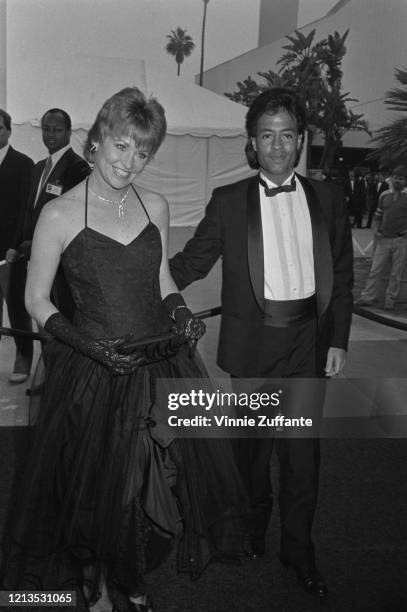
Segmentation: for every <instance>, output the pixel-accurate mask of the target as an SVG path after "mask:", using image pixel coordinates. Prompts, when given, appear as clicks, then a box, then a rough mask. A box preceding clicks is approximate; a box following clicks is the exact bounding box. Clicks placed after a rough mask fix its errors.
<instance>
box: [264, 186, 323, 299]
mask: <svg viewBox="0 0 407 612" xmlns="http://www.w3.org/2000/svg"><path fill="white" fill-rule="evenodd" d="M292 176H293V175H291V176H289V177H288V178H287V180H286V181H284V183H283V185H289V184H290V183H291V179H292ZM261 178H262V179H263V180H264V181H265V182H266V183H267V185H268V186H269V187H277V185H275V184H274V183H272V181H270V179H268V178H266V177H265V176H264V175H263V174H261ZM259 193H260V208H261V222H262V232H263V249H264V297H265V298H266V299H268V300H298V299H303V298H307V297H310V296H311V295H313V294H314V293H315V274H314V255H313V242H312V227H311V218H310V214H309V209H308V204H307V199H306V197H305V193H304V189H303V187H302V185H301V183H300V182H299V180H298V179H297V180H296V190H295V191H290V192H283V193H279V194H277V195H275V196H273V197H272V198H270V197H267V196H266V194H265V193H264V187H262V185H259Z"/></svg>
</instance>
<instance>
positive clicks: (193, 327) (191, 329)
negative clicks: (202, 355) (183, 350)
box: [172, 317, 206, 341]
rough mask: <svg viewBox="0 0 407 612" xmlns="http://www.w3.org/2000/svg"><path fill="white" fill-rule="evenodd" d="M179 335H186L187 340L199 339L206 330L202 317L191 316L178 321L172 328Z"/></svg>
mask: <svg viewBox="0 0 407 612" xmlns="http://www.w3.org/2000/svg"><path fill="white" fill-rule="evenodd" d="M172 329H173V330H174V331H175V333H176V334H177V336H181V337H184V338H185V339H186V340H193V341H196V340H199V339H200V338H202V336H203V335H204V333H205V331H206V325H205V323H204V322H203V321H202V320H201V319H195V318H194V317H189V318H188V319H185V321H182V322H178V323H176V324H175V325H174V326H173V328H172Z"/></svg>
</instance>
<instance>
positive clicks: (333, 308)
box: [170, 175, 353, 377]
mask: <svg viewBox="0 0 407 612" xmlns="http://www.w3.org/2000/svg"><path fill="white" fill-rule="evenodd" d="M297 180H299V181H300V182H301V184H302V186H303V188H304V192H305V195H306V199H307V203H308V207H309V212H310V218H311V226H312V238H313V254H314V271H315V286H316V303H317V317H318V346H317V348H318V350H319V352H320V353H324V354H325V355H326V350H327V349H328V347H329V346H333V347H338V348H344V349H346V348H347V344H348V338H349V331H350V323H351V317H352V306H353V299H352V286H353V248H352V237H351V230H350V226H349V219H348V211H347V207H346V203H345V198H344V193H343V189H342V188H341V187H340V186H338V185H334V184H332V183H327V182H320V181H315V180H310V179H305V178H304V177H302V176H300V175H297ZM258 185H259V184H258V176H254V177H251V178H248V179H245V180H242V181H239V182H237V183H234V184H231V185H226V186H224V187H219V188H217V189H215V190H214V192H213V195H212V198H211V200H210V202H209V204H208V206H207V208H206V214H205V217H204V218H203V219H202V221H201V222H200V224H199V226H198V227H197V229H196V232H195V234H194V236H193V237H192V238H191V240H189V241H188V242H187V244H186V246H185V248H184V250H183V251H182V252H181V253H178V254H177V255H175V257H173V258H172V260H171V261H170V268H171V274H172V276H173V278H174V280H175V282H176V284H177V285H178V287H179V289H183V288H184V287H186V286H187V285H189V284H190V283H191V282H193V281H195V280H198V279H200V278H203V277H205V276H206V275H207V274H208V272H209V270H210V269H211V268H212V266H213V265H214V263H215V262H216V261H217V259H218V258H219V257H222V292H221V299H222V319H221V327H220V336H219V345H218V364H219V366H220V367H221V368H222V369H224V370H225V371H227V372H230V373H231V374H234V375H236V376H243V377H245V376H256V375H257V372H256V357H257V355H258V347H259V344H260V342H261V339H262V337H263V331H264V317H265V312H264V256H263V237H262V225H261V212H260V196H259V187H258ZM322 359H323V357H321V360H322Z"/></svg>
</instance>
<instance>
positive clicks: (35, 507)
mask: <svg viewBox="0 0 407 612" xmlns="http://www.w3.org/2000/svg"><path fill="white" fill-rule="evenodd" d="M140 202H141V201H140ZM141 204H142V203H141ZM85 210H86V207H85ZM146 214H147V213H146ZM86 218H87V214H86V213H85V219H86ZM146 221H147V220H146ZM161 257H162V247H161V238H160V233H159V231H158V229H157V227H156V226H155V225H154V224H153V223H152V222H151V220H150V219H149V218H148V222H147V224H146V226H145V227H144V229H143V230H142V231H141V232H140V234H139V235H138V236H137V237H135V238H134V239H133V240H132V241H131V242H130V243H129V244H127V245H123V244H121V243H120V242H117V241H115V240H114V239H112V238H110V237H108V236H106V235H104V234H101V233H100V232H98V231H96V230H94V229H92V228H91V227H89V226H88V224H87V219H86V222H85V227H84V228H83V229H82V230H81V231H80V232H79V233H78V234H77V235H76V237H75V238H74V239H73V240H72V242H71V243H70V244H69V245H68V247H67V248H66V250H65V251H64V253H63V256H62V265H63V268H64V272H65V275H66V278H67V280H68V283H69V286H70V288H71V291H72V294H73V296H74V300H75V303H76V314H75V319H74V323H75V325H76V326H77V328H78V329H79V330H83V332H84V333H86V334H87V335H90V336H91V337H94V338H115V337H118V336H121V335H122V334H126V333H129V332H132V333H135V334H137V335H139V336H140V338H142V337H146V336H149V335H156V334H160V333H165V332H167V331H168V330H169V329H170V327H171V321H170V319H169V317H168V315H167V313H166V311H165V309H164V307H163V304H162V299H161V295H160V287H159V268H160V262H161ZM44 360H45V363H46V376H45V387H44V388H45V391H44V396H43V399H42V403H41V409H40V412H39V417H38V422H37V424H36V426H35V433H34V442H33V446H32V448H31V451H30V455H29V459H28V461H27V468H26V472H25V476H24V478H23V481H22V483H21V486H20V487H19V489H20V496H19V499H18V500H17V505H16V512H15V516H13V517H12V520H11V527H10V529H9V536H10V537H9V540H8V542H7V551H6V562H5V564H4V567H3V572H2V574H3V575H2V582H3V588H9V589H11V588H32V589H34V588H35V589H45V588H61V587H68V586H70V585H71V586H73V585H74V584H75V583H76V582H77V581H78V580H80V576H81V575H82V574H83V568H86V574H87V579H88V587H89V588H90V590H91V591H93V595H96V591H97V588H98V583H99V581H100V578H101V576H102V574H103V576H104V577H105V579H106V580H107V582H108V584H110V585H114V586H117V587H118V588H120V589H121V590H122V591H124V592H127V593H134V592H138V591H140V590H142V589H143V576H144V575H145V573H146V572H148V571H149V570H151V569H153V568H154V567H156V566H158V565H159V564H160V563H162V562H163V561H164V559H165V558H166V557H167V556H168V554H169V552H170V550H171V544H172V542H174V541H176V542H177V545H178V553H177V561H178V570H179V571H187V572H189V573H190V575H191V576H192V577H193V578H195V577H198V576H199V574H200V573H201V571H202V570H203V568H204V567H205V565H206V564H207V563H208V562H209V561H210V560H211V559H212V558H214V557H218V556H222V555H224V554H229V553H235V552H237V550H238V548H239V544H240V541H241V540H240V538H241V534H240V533H239V528H238V523H239V521H238V520H237V519H236V517H237V515H238V514H239V513H240V514H241V511H242V508H243V506H244V503H245V501H244V498H243V494H242V493H241V491H242V489H241V487H240V480H239V475H238V472H237V468H236V466H235V464H234V462H233V454H232V451H231V447H230V445H229V442H228V441H225V440H216V439H213V440H205V439H176V440H171V439H168V440H165V435H164V440H163V439H162V434H161V435H160V437H159V438H158V437H157V435H156V434H155V428H154V427H153V425H154V420H153V419H151V409H152V406H153V405H154V400H155V381H156V379H158V378H172V377H177V378H182V377H184V378H185V377H187V378H195V379H202V378H203V377H205V376H206V375H205V371H204V369H203V367H202V366H201V365H200V364H199V363H198V361H197V360H196V358H193V357H191V356H190V355H189V352H188V350H187V349H186V348H182V349H181V350H180V351H179V352H178V353H177V354H176V355H175V356H172V357H169V358H166V359H164V360H161V361H158V362H156V363H151V364H149V365H146V366H142V367H139V368H138V369H137V371H136V372H134V373H132V374H130V375H125V376H115V375H113V374H111V373H110V371H109V370H108V369H106V368H105V367H104V366H102V365H100V364H99V363H97V362H95V361H92V360H91V359H89V358H87V357H85V356H83V355H82V354H79V353H77V352H76V351H74V350H73V349H72V348H70V347H69V346H66V345H65V344H62V343H61V342H59V341H58V340H51V341H50V342H49V343H48V344H47V346H46V349H45V352H44ZM165 417H166V415H164V418H165ZM157 429H158V428H157ZM78 568H79V569H78ZM75 572H77V573H75Z"/></svg>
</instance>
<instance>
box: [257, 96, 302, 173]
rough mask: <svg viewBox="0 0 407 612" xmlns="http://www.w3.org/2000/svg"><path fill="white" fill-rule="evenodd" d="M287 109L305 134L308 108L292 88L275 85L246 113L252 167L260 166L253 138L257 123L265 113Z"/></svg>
mask: <svg viewBox="0 0 407 612" xmlns="http://www.w3.org/2000/svg"><path fill="white" fill-rule="evenodd" d="M281 111H285V112H286V113H288V114H289V115H290V116H291V117H293V118H294V119H295V120H296V122H297V130H298V134H300V136H303V134H304V132H305V127H306V110H305V107H304V105H303V104H302V102H301V101H300V99H299V97H298V96H297V94H296V93H295V91H293V90H292V89H287V88H285V87H273V88H271V89H267V91H264V92H263V93H261V94H260V95H259V96H257V98H255V100H253V102H252V103H251V105H250V108H249V110H248V111H247V114H246V132H247V144H246V147H245V153H246V157H247V161H248V163H249V166H250V167H251V168H258V167H259V163H258V161H257V154H256V151H255V150H254V149H253V146H252V142H251V139H252V138H253V137H255V136H256V133H257V124H258V122H259V119H260V117H262V116H263V115H264V114H269V115H275V114H276V113H278V112H281Z"/></svg>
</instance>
